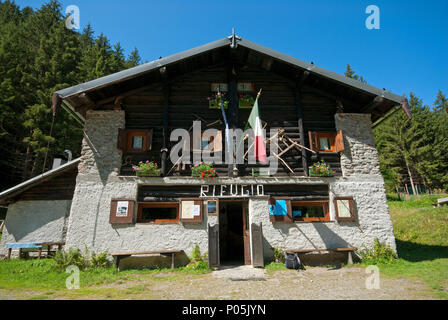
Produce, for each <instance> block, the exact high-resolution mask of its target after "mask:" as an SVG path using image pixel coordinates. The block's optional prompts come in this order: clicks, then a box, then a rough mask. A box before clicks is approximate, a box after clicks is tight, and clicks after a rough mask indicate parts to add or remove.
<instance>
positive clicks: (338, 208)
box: [333, 197, 356, 222]
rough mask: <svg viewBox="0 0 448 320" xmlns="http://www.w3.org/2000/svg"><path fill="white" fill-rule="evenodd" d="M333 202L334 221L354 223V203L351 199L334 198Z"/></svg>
mask: <svg viewBox="0 0 448 320" xmlns="http://www.w3.org/2000/svg"><path fill="white" fill-rule="evenodd" d="M333 201H334V209H335V212H336V220H338V221H351V222H354V221H356V213H355V201H354V200H353V197H334V200H333Z"/></svg>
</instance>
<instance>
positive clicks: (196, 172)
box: [191, 162, 217, 180]
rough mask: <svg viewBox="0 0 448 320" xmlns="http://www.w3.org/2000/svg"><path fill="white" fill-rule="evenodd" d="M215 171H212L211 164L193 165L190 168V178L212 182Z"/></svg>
mask: <svg viewBox="0 0 448 320" xmlns="http://www.w3.org/2000/svg"><path fill="white" fill-rule="evenodd" d="M216 175H217V174H216V171H215V169H213V165H212V164H211V163H203V162H201V163H199V164H195V165H194V166H193V167H191V176H192V177H199V178H201V179H210V180H213V178H215V177H216Z"/></svg>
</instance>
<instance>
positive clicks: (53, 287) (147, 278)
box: [0, 196, 448, 299]
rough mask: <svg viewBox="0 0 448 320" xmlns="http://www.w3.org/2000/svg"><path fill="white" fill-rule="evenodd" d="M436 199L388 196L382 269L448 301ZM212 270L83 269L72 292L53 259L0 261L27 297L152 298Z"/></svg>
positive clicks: (0, 288) (443, 223)
mask: <svg viewBox="0 0 448 320" xmlns="http://www.w3.org/2000/svg"><path fill="white" fill-rule="evenodd" d="M434 198H437V197H431V196H423V197H422V198H420V199H414V200H412V201H398V199H396V198H394V197H393V196H390V197H388V199H389V201H388V203H389V207H390V213H391V218H392V222H393V226H394V233H395V237H396V243H397V250H398V255H399V259H397V260H395V261H394V262H392V263H389V264H378V267H379V268H380V272H381V275H382V276H385V277H390V278H410V279H419V280H423V281H424V282H426V283H427V284H428V285H429V286H430V288H431V289H432V290H433V292H434V293H436V294H437V296H439V297H440V298H443V299H448V206H444V207H442V208H432V202H433V201H434ZM356 265H358V266H360V265H361V266H364V265H365V264H363V263H362V262H361V263H359V264H355V266H356ZM265 268H266V270H268V272H269V273H270V274H274V273H275V272H277V271H279V270H286V268H285V267H284V265H283V264H282V263H274V262H272V263H269V264H267V265H266V267H265ZM210 271H211V270H210V269H208V270H203V269H202V270H191V269H189V268H185V267H181V268H176V269H174V270H172V269H168V268H166V269H144V270H125V271H120V272H118V271H117V270H116V269H115V268H113V267H109V268H99V269H86V270H81V272H80V287H81V289H79V290H67V289H66V287H65V282H66V279H67V277H68V276H69V274H67V273H65V272H64V271H61V270H60V269H59V268H58V266H57V264H56V262H55V261H54V260H53V259H41V260H36V259H31V260H17V259H12V260H3V261H0V292H3V294H6V295H8V293H11V295H13V296H12V298H16V297H22V298H26V299H30V296H31V299H57V298H58V297H61V296H63V297H66V298H70V299H87V298H88V299H123V298H132V297H136V298H139V297H141V296H142V294H143V293H145V294H146V292H148V294H149V295H148V296H146V295H145V296H144V298H147V299H151V296H150V292H151V290H146V289H147V287H148V286H151V284H154V283H155V282H158V283H160V281H170V280H176V281H186V282H190V281H192V279H195V278H199V277H201V276H202V274H203V273H208V272H210ZM112 284H113V285H112Z"/></svg>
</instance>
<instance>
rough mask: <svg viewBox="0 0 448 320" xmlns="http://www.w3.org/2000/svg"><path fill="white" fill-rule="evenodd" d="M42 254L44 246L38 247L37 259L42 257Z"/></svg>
mask: <svg viewBox="0 0 448 320" xmlns="http://www.w3.org/2000/svg"><path fill="white" fill-rule="evenodd" d="M41 255H42V247H40V248H39V249H38V253H37V259H40V257H41Z"/></svg>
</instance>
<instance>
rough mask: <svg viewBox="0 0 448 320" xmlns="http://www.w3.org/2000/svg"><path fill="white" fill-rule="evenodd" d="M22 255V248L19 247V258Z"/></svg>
mask: <svg viewBox="0 0 448 320" xmlns="http://www.w3.org/2000/svg"><path fill="white" fill-rule="evenodd" d="M21 257H22V248H19V259H20V258H21Z"/></svg>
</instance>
